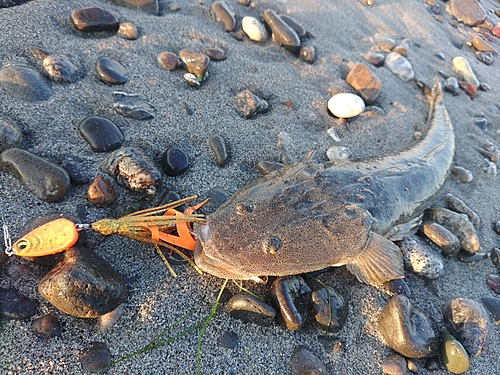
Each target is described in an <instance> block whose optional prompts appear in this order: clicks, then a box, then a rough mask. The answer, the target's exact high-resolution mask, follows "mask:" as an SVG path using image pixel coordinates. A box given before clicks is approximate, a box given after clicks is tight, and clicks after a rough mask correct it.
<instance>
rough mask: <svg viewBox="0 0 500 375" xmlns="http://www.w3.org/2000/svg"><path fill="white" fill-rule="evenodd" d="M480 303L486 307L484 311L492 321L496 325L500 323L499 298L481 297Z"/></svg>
mask: <svg viewBox="0 0 500 375" xmlns="http://www.w3.org/2000/svg"><path fill="white" fill-rule="evenodd" d="M481 302H482V303H483V306H484V307H486V310H488V311H489V312H490V313H491V315H492V316H493V320H495V322H496V323H497V324H499V323H500V298H496V297H490V296H484V297H481Z"/></svg>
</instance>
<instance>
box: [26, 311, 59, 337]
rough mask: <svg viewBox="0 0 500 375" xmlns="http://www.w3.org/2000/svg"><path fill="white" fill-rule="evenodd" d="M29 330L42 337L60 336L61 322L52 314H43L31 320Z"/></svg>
mask: <svg viewBox="0 0 500 375" xmlns="http://www.w3.org/2000/svg"><path fill="white" fill-rule="evenodd" d="M31 330H32V331H33V332H34V333H35V335H36V336H38V337H40V338H42V339H49V338H52V337H57V336H61V330H62V329H61V324H60V323H59V320H58V319H57V318H56V317H55V316H53V315H44V316H41V317H39V318H36V319H35V320H33V323H32V324H31Z"/></svg>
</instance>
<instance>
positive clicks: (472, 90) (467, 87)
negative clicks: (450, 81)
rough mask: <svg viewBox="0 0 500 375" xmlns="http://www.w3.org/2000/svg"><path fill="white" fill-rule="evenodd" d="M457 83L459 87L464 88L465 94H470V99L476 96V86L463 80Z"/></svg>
mask: <svg viewBox="0 0 500 375" xmlns="http://www.w3.org/2000/svg"><path fill="white" fill-rule="evenodd" d="M458 84H459V86H460V88H461V89H462V90H464V91H465V93H466V94H467V95H469V96H470V98H471V99H474V98H475V97H476V93H477V86H474V85H473V84H472V83H469V82H463V81H460V82H459V83H458Z"/></svg>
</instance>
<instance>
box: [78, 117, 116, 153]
mask: <svg viewBox="0 0 500 375" xmlns="http://www.w3.org/2000/svg"><path fill="white" fill-rule="evenodd" d="M78 132H79V133H80V134H81V136H82V137H83V138H84V139H85V140H86V141H87V143H88V144H89V146H90V148H91V149H92V151H94V152H107V151H114V150H116V149H118V148H120V147H121V145H122V142H123V133H122V132H121V130H120V129H119V128H118V126H116V125H115V124H114V123H113V122H112V121H111V120H108V119H107V118H105V117H100V116H89V117H86V118H84V119H83V120H82V121H81V122H80V123H79V124H78Z"/></svg>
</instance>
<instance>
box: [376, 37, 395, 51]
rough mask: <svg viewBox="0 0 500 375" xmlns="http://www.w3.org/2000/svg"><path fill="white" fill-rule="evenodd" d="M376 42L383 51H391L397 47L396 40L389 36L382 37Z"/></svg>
mask: <svg viewBox="0 0 500 375" xmlns="http://www.w3.org/2000/svg"><path fill="white" fill-rule="evenodd" d="M375 44H376V45H377V46H378V48H380V50H381V51H382V52H391V51H392V49H393V48H394V47H396V41H395V40H394V39H392V38H389V37H381V38H379V39H377V40H376V41H375Z"/></svg>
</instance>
